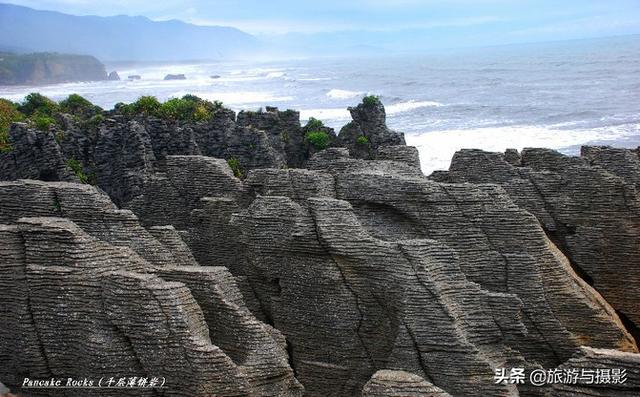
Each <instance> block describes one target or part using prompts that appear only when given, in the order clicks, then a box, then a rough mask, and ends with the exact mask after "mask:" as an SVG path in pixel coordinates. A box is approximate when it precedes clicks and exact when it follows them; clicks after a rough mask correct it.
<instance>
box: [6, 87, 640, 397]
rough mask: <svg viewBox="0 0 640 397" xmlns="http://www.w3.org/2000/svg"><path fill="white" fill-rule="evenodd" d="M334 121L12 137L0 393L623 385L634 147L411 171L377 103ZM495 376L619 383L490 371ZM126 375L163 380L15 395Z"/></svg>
mask: <svg viewBox="0 0 640 397" xmlns="http://www.w3.org/2000/svg"><path fill="white" fill-rule="evenodd" d="M350 110H351V113H352V116H353V119H354V120H353V122H352V123H350V124H349V125H347V126H345V128H343V129H342V130H341V132H340V133H339V134H338V135H335V134H334V133H333V131H331V130H328V129H327V130H326V132H327V135H328V136H329V137H330V144H328V145H327V147H326V148H324V149H320V148H318V147H312V146H310V145H309V142H308V140H307V138H306V137H307V132H309V128H311V127H308V126H304V127H303V126H301V125H300V122H299V119H298V118H299V115H298V114H297V112H293V111H279V110H277V109H275V108H267V109H266V110H265V111H263V112H241V113H240V114H238V115H237V116H236V115H235V114H233V112H231V111H229V110H225V109H222V110H220V112H218V113H217V114H216V115H215V116H214V117H213V118H212V119H211V120H208V121H206V122H201V123H182V124H181V123H173V124H172V123H169V122H166V121H164V120H160V119H156V118H151V117H147V118H144V117H136V118H129V117H124V116H122V115H118V114H112V115H111V116H110V117H109V118H107V119H106V120H105V121H104V123H103V124H101V125H99V126H98V128H93V127H91V128H89V129H87V128H85V127H83V126H81V125H77V124H74V123H73V122H70V123H69V124H68V125H67V126H66V127H65V128H66V129H65V130H64V138H63V139H56V133H57V132H59V131H55V130H51V131H46V132H39V131H34V130H31V129H30V128H29V127H28V126H27V125H24V124H14V125H13V126H12V128H11V131H10V140H11V143H12V151H11V152H9V153H6V154H1V155H0V177H1V179H2V180H3V181H1V182H0V238H1V241H2V242H3V244H2V245H0V302H2V303H0V381H1V382H2V383H3V384H5V385H7V386H8V387H9V388H10V389H11V390H13V391H14V392H19V393H22V394H24V395H26V396H28V395H33V396H40V395H43V396H44V395H53V394H52V393H57V394H55V395H65V396H66V395H69V396H91V395H105V396H110V395H150V396H155V395H162V396H309V397H316V396H317V397H321V396H322V397H325V396H336V397H342V396H363V397H382V396H388V397H395V396H398V397H399V396H433V397H445V396H453V397H462V396H472V397H473V396H478V397H480V396H483V397H484V396H496V397H507V396H510V397H515V396H534V397H550V396H594V395H596V396H632V395H639V394H640V354H639V353H638V347H637V342H636V339H634V336H635V337H637V328H636V326H635V324H636V323H637V322H636V321H637V318H638V317H639V316H640V308H639V307H638V302H637V299H636V296H635V295H634V294H635V293H636V292H637V291H636V290H634V289H633V286H634V285H636V284H637V283H638V282H640V275H638V273H637V269H636V266H635V264H637V262H638V259H640V255H639V252H638V244H637V243H638V236H637V232H638V230H640V228H639V227H638V226H639V225H638V223H637V222H636V221H637V219H636V218H637V216H638V212H637V210H638V193H637V190H636V183H637V182H638V181H639V180H640V161H638V155H637V151H631V150H619V149H611V148H596V147H591V148H588V147H587V148H584V149H583V156H582V157H581V158H574V157H567V156H563V155H560V154H558V153H556V152H553V151H548V150H542V149H529V150H525V151H523V152H522V153H517V152H515V151H509V152H507V153H506V154H496V153H485V152H480V151H462V152H460V153H457V154H456V156H455V157H454V159H453V162H452V166H451V169H450V170H449V171H446V172H439V173H436V174H434V175H432V176H431V177H429V178H428V177H426V176H424V175H423V174H422V173H421V172H420V168H419V161H418V157H417V151H416V149H415V148H411V147H407V146H405V145H404V138H403V136H402V135H401V134H399V133H396V132H394V131H392V130H390V129H388V128H387V127H386V124H385V118H384V107H383V106H382V104H381V103H379V101H374V100H372V99H371V98H369V99H365V101H364V102H363V103H362V104H360V105H358V106H357V107H355V108H352V109H350ZM56 128H58V127H56ZM322 128H325V127H322ZM362 136H365V137H366V138H367V139H366V143H367V145H366V146H367V149H366V150H362V146H363V142H365V140H364V139H359V138H360V137H362ZM69 159H76V160H78V161H80V162H81V163H82V164H83V167H84V168H85V170H86V171H90V172H93V173H94V175H93V177H92V182H93V183H94V184H95V186H92V185H90V184H83V183H81V182H83V181H84V182H86V181H87V180H86V179H87V178H81V176H82V174H80V175H78V173H77V172H75V171H74V170H73V169H71V168H70V167H69V166H68V162H69ZM230 159H235V160H237V161H229V160H230ZM238 167H240V168H241V169H240V170H239V169H238ZM616 266H617V267H616ZM622 280H624V283H623V282H622ZM513 368H520V369H522V370H523V371H524V372H525V373H526V374H529V373H531V372H533V371H541V370H557V371H563V370H567V371H569V370H581V369H584V370H594V371H595V370H607V369H610V370H615V371H617V372H616V373H618V374H620V373H621V372H624V374H625V382H624V383H621V384H616V385H613V384H610V383H607V384H586V383H585V384H582V383H567V384H557V383H556V384H554V383H547V384H543V385H540V386H537V385H533V384H532V383H531V382H529V379H528V378H527V379H525V380H524V381H523V382H509V381H506V382H502V381H499V380H498V381H497V380H496V374H498V373H500V371H501V370H504V369H507V371H508V370H509V369H513ZM131 376H135V377H149V378H151V377H154V376H155V377H163V378H164V379H165V382H164V385H163V387H162V388H160V389H157V388H156V389H154V388H147V389H144V390H139V389H135V390H127V389H122V390H117V391H115V390H110V389H84V390H82V389H64V390H56V391H55V392H52V391H51V390H45V389H28V388H22V387H21V386H22V384H23V381H24V378H31V379H48V378H52V377H53V378H66V377H74V378H78V377H87V378H91V379H100V378H101V377H107V378H109V377H114V378H118V377H131Z"/></svg>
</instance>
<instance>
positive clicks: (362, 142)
mask: <svg viewBox="0 0 640 397" xmlns="http://www.w3.org/2000/svg"><path fill="white" fill-rule="evenodd" d="M356 143H357V144H358V145H363V146H364V145H368V144H369V138H367V137H366V136H364V135H360V136H359V137H358V139H356Z"/></svg>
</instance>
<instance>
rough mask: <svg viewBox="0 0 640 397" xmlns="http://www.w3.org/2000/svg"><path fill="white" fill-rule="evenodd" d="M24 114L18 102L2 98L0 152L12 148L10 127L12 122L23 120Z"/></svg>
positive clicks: (0, 100)
mask: <svg viewBox="0 0 640 397" xmlns="http://www.w3.org/2000/svg"><path fill="white" fill-rule="evenodd" d="M23 119H24V116H23V115H22V113H20V111H18V104H16V103H13V102H11V101H8V100H6V99H2V98H0V153H6V152H8V151H10V150H11V145H10V143H9V127H10V126H11V123H14V122H16V121H21V120H23Z"/></svg>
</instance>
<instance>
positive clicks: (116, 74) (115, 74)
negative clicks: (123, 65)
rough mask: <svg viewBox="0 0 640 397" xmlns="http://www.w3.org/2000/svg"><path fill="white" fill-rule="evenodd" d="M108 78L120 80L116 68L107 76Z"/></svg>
mask: <svg viewBox="0 0 640 397" xmlns="http://www.w3.org/2000/svg"><path fill="white" fill-rule="evenodd" d="M107 80H109V81H120V75H119V74H118V72H116V71H115V70H114V71H112V72H110V73H109V75H108V76H107Z"/></svg>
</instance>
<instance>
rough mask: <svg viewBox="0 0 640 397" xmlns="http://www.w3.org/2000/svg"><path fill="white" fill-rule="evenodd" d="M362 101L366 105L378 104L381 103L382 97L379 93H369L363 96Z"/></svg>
mask: <svg viewBox="0 0 640 397" xmlns="http://www.w3.org/2000/svg"><path fill="white" fill-rule="evenodd" d="M362 103H363V104H364V105H365V106H376V105H377V104H378V103H380V98H378V96H377V95H367V96H365V97H364V98H362Z"/></svg>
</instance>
